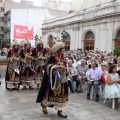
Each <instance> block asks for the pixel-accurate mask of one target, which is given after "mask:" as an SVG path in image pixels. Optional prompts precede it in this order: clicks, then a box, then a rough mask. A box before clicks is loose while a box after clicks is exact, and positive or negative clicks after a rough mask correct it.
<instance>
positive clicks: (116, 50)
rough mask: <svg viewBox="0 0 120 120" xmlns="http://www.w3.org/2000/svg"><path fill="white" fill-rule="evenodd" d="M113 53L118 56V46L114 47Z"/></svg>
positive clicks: (119, 49) (119, 52) (119, 51)
mask: <svg viewBox="0 0 120 120" xmlns="http://www.w3.org/2000/svg"><path fill="white" fill-rule="evenodd" d="M113 54H114V55H116V56H120V47H116V48H115V49H114V53H113Z"/></svg>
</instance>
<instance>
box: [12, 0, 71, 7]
mask: <svg viewBox="0 0 120 120" xmlns="http://www.w3.org/2000/svg"><path fill="white" fill-rule="evenodd" d="M14 1H15V2H20V1H21V0H14ZM27 1H34V5H37V6H40V5H41V4H42V2H43V1H45V0H27ZM62 1H66V2H72V1H73V0H62Z"/></svg>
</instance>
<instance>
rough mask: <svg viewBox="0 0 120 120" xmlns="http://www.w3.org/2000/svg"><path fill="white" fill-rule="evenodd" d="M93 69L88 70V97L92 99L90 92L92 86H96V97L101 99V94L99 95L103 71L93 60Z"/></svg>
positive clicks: (97, 99)
mask: <svg viewBox="0 0 120 120" xmlns="http://www.w3.org/2000/svg"><path fill="white" fill-rule="evenodd" d="M91 67H92V68H91V69H90V70H89V72H88V83H87V84H88V93H87V99H88V100H90V92H91V87H92V86H94V88H95V94H96V99H95V101H96V102H98V101H99V95H98V86H99V85H100V84H101V75H102V71H101V70H100V69H99V68H97V63H96V62H92V64H91Z"/></svg>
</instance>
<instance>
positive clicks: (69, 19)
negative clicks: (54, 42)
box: [42, 2, 120, 30]
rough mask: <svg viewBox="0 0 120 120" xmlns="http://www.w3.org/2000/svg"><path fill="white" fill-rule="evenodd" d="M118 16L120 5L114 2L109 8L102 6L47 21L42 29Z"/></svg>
mask: <svg viewBox="0 0 120 120" xmlns="http://www.w3.org/2000/svg"><path fill="white" fill-rule="evenodd" d="M117 14H120V4H118V3H116V2H114V3H113V2H112V4H109V5H107V6H103V5H102V6H101V7H99V8H96V9H92V10H90V11H86V10H81V11H78V12H75V13H71V14H67V15H66V16H60V17H56V18H54V19H50V20H46V21H44V23H43V28H42V29H43V30H44V29H46V28H52V27H56V26H64V25H69V24H72V23H75V22H81V21H89V20H94V19H98V18H103V17H108V16H112V15H117Z"/></svg>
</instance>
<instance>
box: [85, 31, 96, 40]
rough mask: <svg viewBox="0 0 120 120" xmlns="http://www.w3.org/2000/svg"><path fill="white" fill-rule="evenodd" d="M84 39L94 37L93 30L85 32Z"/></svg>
mask: <svg viewBox="0 0 120 120" xmlns="http://www.w3.org/2000/svg"><path fill="white" fill-rule="evenodd" d="M85 39H95V37H94V34H93V32H91V31H89V32H87V33H86V35H85Z"/></svg>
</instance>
